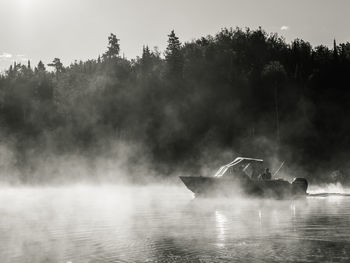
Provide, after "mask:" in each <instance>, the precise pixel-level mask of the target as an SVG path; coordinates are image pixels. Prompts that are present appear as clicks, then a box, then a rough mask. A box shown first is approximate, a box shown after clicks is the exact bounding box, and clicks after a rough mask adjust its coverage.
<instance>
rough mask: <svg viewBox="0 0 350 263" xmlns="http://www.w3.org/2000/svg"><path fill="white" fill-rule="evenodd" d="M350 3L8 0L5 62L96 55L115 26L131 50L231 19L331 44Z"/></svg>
mask: <svg viewBox="0 0 350 263" xmlns="http://www.w3.org/2000/svg"><path fill="white" fill-rule="evenodd" d="M349 10H350V1H348V0H335V1H328V0H308V1H304V0H283V1H281V0H264V1H261V0H219V1H212V0H177V1H173V0H147V1H145V0H0V25H1V26H0V36H1V38H0V40H1V41H0V55H2V56H1V57H0V70H1V69H4V68H7V67H8V66H9V65H10V64H11V63H12V62H13V60H17V59H19V58H18V57H17V56H16V54H23V55H24V56H22V57H20V59H22V60H23V59H24V58H29V59H31V60H32V64H36V63H37V62H38V61H39V59H42V60H43V61H44V63H49V62H50V61H52V59H53V58H55V57H59V58H61V59H62V61H63V62H64V63H65V64H69V63H70V62H74V60H75V59H77V60H80V59H82V60H86V59H89V58H96V57H97V56H98V55H99V54H101V53H103V52H104V51H105V49H106V45H107V36H108V35H109V34H110V33H111V32H113V33H115V34H116V35H117V37H118V38H120V39H121V52H122V53H124V55H125V56H127V57H128V58H134V57H136V56H137V55H140V53H141V50H142V46H143V45H145V44H148V45H149V46H150V47H153V46H158V47H159V48H160V50H161V51H164V49H165V47H166V41H167V34H169V32H170V31H171V30H172V29H174V30H175V32H176V34H177V35H178V36H179V37H180V40H181V41H183V42H184V41H190V40H191V39H193V38H196V37H200V36H206V35H208V34H215V33H216V32H218V31H219V30H220V29H221V28H223V27H231V26H232V27H236V26H240V27H251V28H257V27H258V26H262V27H263V28H264V29H265V30H266V31H268V32H277V33H279V34H281V35H283V36H284V37H285V38H286V40H287V41H288V42H289V41H291V40H292V39H294V38H297V37H298V38H302V39H305V40H308V41H310V42H311V44H313V45H319V44H325V45H328V46H331V45H332V43H333V39H334V38H336V40H337V42H338V43H339V42H346V41H350V31H349V28H350V19H349V16H348V12H349ZM3 54H13V56H12V57H6V56H3Z"/></svg>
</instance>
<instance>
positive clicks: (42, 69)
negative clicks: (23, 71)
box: [37, 60, 46, 71]
mask: <svg viewBox="0 0 350 263" xmlns="http://www.w3.org/2000/svg"><path fill="white" fill-rule="evenodd" d="M37 70H38V71H45V70H46V68H45V65H44V63H43V62H42V61H41V60H40V61H39V63H38V66H37Z"/></svg>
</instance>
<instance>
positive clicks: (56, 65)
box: [47, 58, 64, 72]
mask: <svg viewBox="0 0 350 263" xmlns="http://www.w3.org/2000/svg"><path fill="white" fill-rule="evenodd" d="M47 65H48V66H50V67H54V68H55V70H56V72H62V71H64V67H63V64H62V62H61V60H60V59H59V58H54V60H53V61H52V63H49V64H47Z"/></svg>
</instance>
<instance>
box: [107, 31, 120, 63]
mask: <svg viewBox="0 0 350 263" xmlns="http://www.w3.org/2000/svg"><path fill="white" fill-rule="evenodd" d="M119 52H120V45H119V39H118V38H117V36H116V35H114V34H113V33H111V35H110V36H109V37H108V46H107V51H106V52H105V53H104V54H103V58H116V57H118V56H119Z"/></svg>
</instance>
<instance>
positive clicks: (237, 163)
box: [214, 157, 263, 177]
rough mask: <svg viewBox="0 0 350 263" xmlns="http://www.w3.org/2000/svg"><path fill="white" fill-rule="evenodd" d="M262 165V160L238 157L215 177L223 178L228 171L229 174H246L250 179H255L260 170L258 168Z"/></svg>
mask: <svg viewBox="0 0 350 263" xmlns="http://www.w3.org/2000/svg"><path fill="white" fill-rule="evenodd" d="M262 163H263V160H262V159H254V158H245V157H238V158H236V159H234V160H233V161H232V162H230V163H228V164H226V165H223V166H221V167H220V168H219V170H218V171H217V172H216V173H215V175H214V177H221V176H223V175H224V174H225V173H226V172H227V171H229V173H236V172H244V173H246V174H247V175H248V176H249V177H253V176H254V173H256V172H257V170H258V169H257V167H259V166H262V165H261V164H262Z"/></svg>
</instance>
